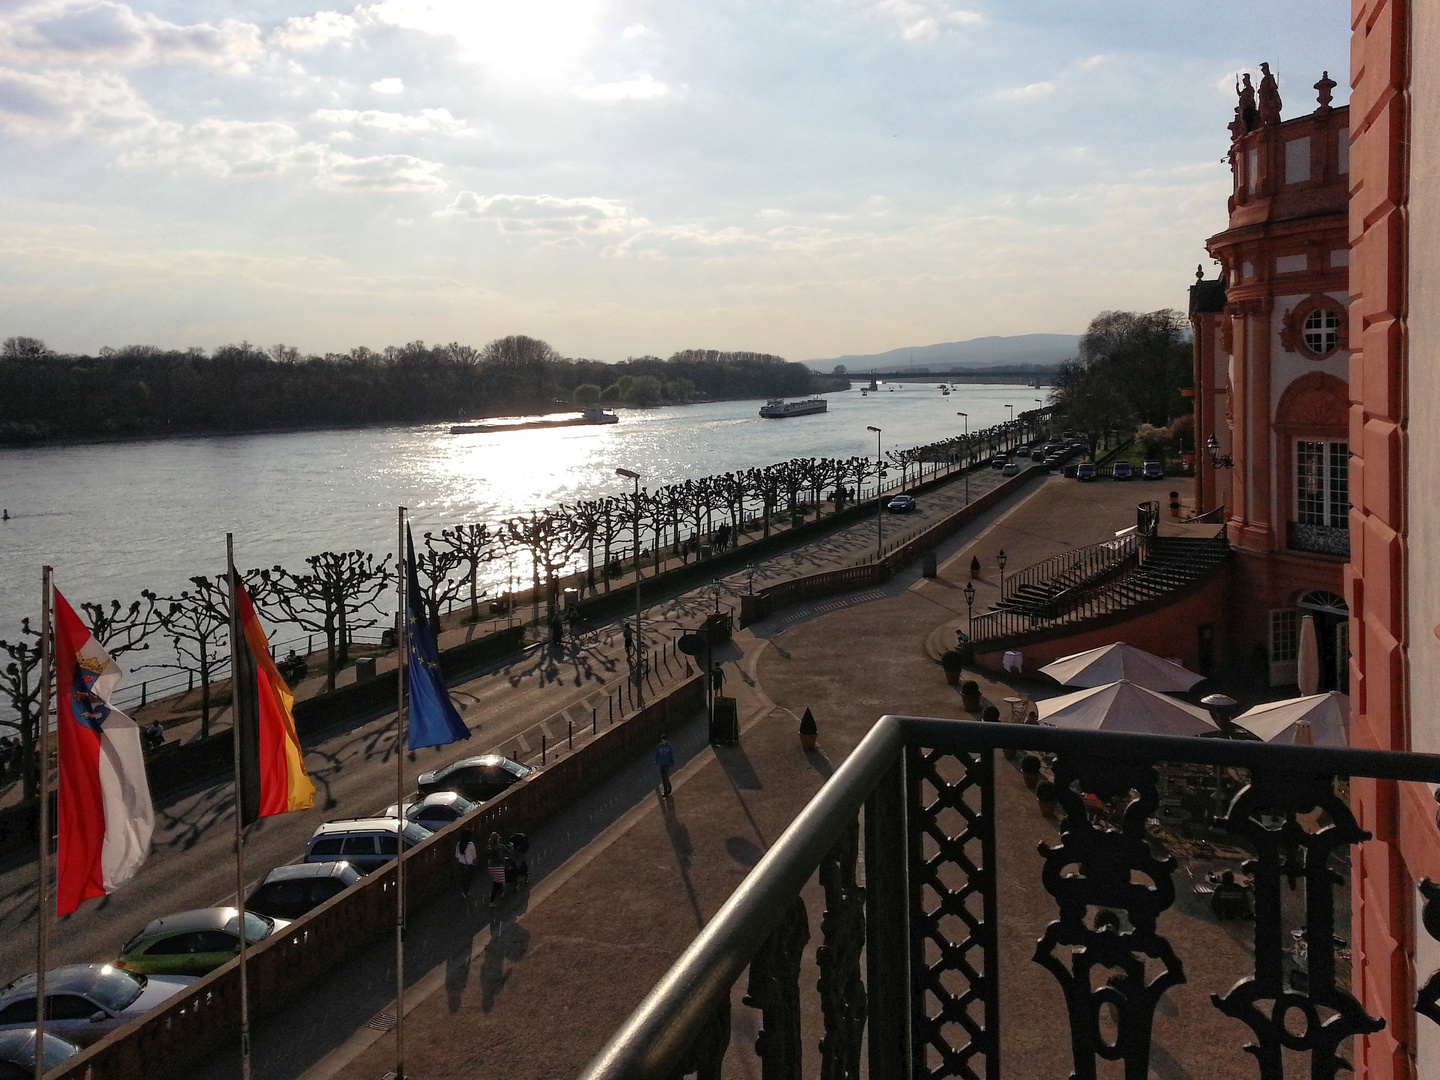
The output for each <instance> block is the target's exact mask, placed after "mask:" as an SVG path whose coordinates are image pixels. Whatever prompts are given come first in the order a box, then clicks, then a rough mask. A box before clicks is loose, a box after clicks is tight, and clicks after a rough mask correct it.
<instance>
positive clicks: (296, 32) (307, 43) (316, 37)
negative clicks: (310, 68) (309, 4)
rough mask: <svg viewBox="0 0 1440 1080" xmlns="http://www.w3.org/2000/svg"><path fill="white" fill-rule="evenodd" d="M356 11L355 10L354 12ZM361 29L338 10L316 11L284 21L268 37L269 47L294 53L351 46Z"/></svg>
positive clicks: (352, 19) (353, 20)
mask: <svg viewBox="0 0 1440 1080" xmlns="http://www.w3.org/2000/svg"><path fill="white" fill-rule="evenodd" d="M357 10H358V9H357ZM359 30H360V19H359V18H357V17H356V16H355V15H353V14H352V15H345V14H342V13H341V12H338V11H317V12H316V13H315V14H314V15H301V16H297V17H295V18H293V19H286V20H285V21H284V22H283V23H281V24H280V25H279V26H278V27H276V29H275V30H274V31H273V32H272V33H271V34H270V39H269V40H270V44H272V45H274V46H275V47H276V48H277V49H291V50H294V51H297V52H300V51H304V50H308V49H320V48H324V47H325V46H326V45H330V44H333V43H336V42H339V43H342V44H346V45H348V44H350V43H351V42H352V41H353V40H354V39H355V36H356V35H357V34H358V33H359Z"/></svg>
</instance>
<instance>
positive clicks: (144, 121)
mask: <svg viewBox="0 0 1440 1080" xmlns="http://www.w3.org/2000/svg"><path fill="white" fill-rule="evenodd" d="M158 124H159V121H158V120H157V119H156V118H155V115H154V113H153V112H152V111H151V109H150V107H149V105H147V104H146V103H145V101H144V100H143V99H142V98H141V97H140V95H139V94H138V93H136V92H135V88H134V87H132V86H131V85H130V83H129V82H128V81H126V79H125V78H124V77H123V76H120V75H116V74H113V73H109V72H106V73H100V74H89V73H85V72H79V71H69V70H62V71H17V70H15V69H14V68H0V127H3V128H4V130H5V131H7V132H8V133H10V134H12V135H22V136H28V137H30V138H47V137H48V138H54V137H63V136H74V135H92V136H98V137H100V138H103V139H121V138H126V137H130V136H133V135H136V134H139V133H142V132H145V131H149V130H152V129H154V128H155V127H156V126H157V125H158Z"/></svg>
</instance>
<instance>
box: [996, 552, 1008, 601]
mask: <svg viewBox="0 0 1440 1080" xmlns="http://www.w3.org/2000/svg"><path fill="white" fill-rule="evenodd" d="M1006 558H1007V556H1006V554H1005V549H1004V548H1001V549H1000V554H999V555H996V556H995V562H996V563H997V564H999V566H1000V602H1001V603H1002V604H1003V603H1004V602H1005V560H1006Z"/></svg>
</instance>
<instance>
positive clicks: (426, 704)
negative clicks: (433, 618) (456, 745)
mask: <svg viewBox="0 0 1440 1080" xmlns="http://www.w3.org/2000/svg"><path fill="white" fill-rule="evenodd" d="M405 555H406V559H405V608H406V610H405V644H406V648H407V649H408V650H409V653H410V657H409V669H410V749H411V750H418V749H419V748H420V747H422V746H444V745H445V744H446V743H452V742H455V741H456V740H458V739H468V738H470V729H469V728H467V727H466V726H465V721H463V720H461V719H460V714H459V713H457V712H456V711H455V706H454V705H452V704H451V703H450V691H449V690H448V689H447V688H446V686H445V674H444V673H443V672H442V671H441V670H440V652H439V650H438V649H436V647H435V639H434V637H432V636H431V634H430V622H429V620H428V619H427V618H426V617H425V601H424V600H423V599H422V596H423V594H422V593H421V592H420V578H419V575H417V574H416V573H415V538H414V537H412V536H411V535H410V525H409V524H408V523H407V524H406V525H405Z"/></svg>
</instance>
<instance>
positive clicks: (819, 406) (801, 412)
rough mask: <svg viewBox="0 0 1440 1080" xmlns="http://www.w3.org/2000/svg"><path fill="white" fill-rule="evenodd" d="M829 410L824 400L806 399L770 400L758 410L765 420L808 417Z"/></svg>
mask: <svg viewBox="0 0 1440 1080" xmlns="http://www.w3.org/2000/svg"><path fill="white" fill-rule="evenodd" d="M829 408H830V405H829V403H828V402H827V401H826V400H825V399H824V398H818V397H817V398H806V399H805V400H804V401H785V400H784V399H783V398H771V399H770V400H769V401H767V402H766V403H765V405H764V406H763V407H762V408H761V410H760V415H761V416H763V417H765V419H767V420H783V419H785V418H786V417H789V416H808V415H809V414H810V413H821V412H825V411H827V410H828V409H829Z"/></svg>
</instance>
